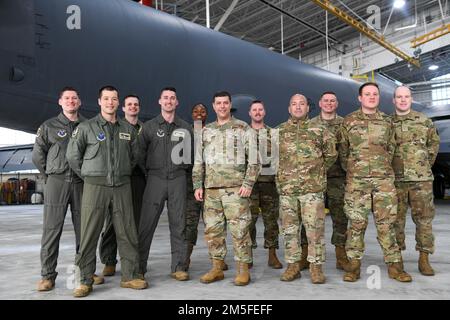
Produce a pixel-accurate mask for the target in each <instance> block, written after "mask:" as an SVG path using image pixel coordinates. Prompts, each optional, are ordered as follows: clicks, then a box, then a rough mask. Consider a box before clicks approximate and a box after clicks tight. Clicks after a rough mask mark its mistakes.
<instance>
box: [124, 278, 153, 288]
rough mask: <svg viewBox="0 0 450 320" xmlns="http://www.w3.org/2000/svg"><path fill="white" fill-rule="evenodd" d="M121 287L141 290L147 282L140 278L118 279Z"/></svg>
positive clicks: (145, 286)
mask: <svg viewBox="0 0 450 320" xmlns="http://www.w3.org/2000/svg"><path fill="white" fill-rule="evenodd" d="M120 286H121V287H122V288H130V289H135V290H142V289H145V288H147V287H148V283H147V281H145V280H142V279H133V280H130V281H120Z"/></svg>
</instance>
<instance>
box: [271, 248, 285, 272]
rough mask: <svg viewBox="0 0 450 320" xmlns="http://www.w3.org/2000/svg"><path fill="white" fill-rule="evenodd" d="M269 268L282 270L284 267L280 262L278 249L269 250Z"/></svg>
mask: <svg viewBox="0 0 450 320" xmlns="http://www.w3.org/2000/svg"><path fill="white" fill-rule="evenodd" d="M267 264H268V265H269V267H272V268H274V269H281V268H283V265H282V264H281V262H280V260H278V258H277V249H276V248H269V261H268V262H267Z"/></svg>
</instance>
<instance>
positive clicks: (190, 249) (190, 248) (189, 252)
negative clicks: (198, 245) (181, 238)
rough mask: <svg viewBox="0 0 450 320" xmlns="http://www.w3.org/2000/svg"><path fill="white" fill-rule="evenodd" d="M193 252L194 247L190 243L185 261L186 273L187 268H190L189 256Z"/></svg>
mask: <svg viewBox="0 0 450 320" xmlns="http://www.w3.org/2000/svg"><path fill="white" fill-rule="evenodd" d="M193 250H194V245H193V244H192V243H189V244H188V249H187V261H186V265H187V269H186V271H188V270H189V267H190V266H191V255H192V251H193Z"/></svg>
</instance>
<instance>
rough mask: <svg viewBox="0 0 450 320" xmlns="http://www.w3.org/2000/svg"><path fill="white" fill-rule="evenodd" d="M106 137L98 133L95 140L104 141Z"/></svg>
mask: <svg viewBox="0 0 450 320" xmlns="http://www.w3.org/2000/svg"><path fill="white" fill-rule="evenodd" d="M105 139H106V136H105V134H104V133H103V132H100V133H99V134H97V140H98V141H105Z"/></svg>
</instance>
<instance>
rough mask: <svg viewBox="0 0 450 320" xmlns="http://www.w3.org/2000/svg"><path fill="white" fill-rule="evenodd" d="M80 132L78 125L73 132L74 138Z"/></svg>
mask: <svg viewBox="0 0 450 320" xmlns="http://www.w3.org/2000/svg"><path fill="white" fill-rule="evenodd" d="M77 134H78V127H77V128H76V129H75V131H74V132H72V138H75V137H76V136H77Z"/></svg>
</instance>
